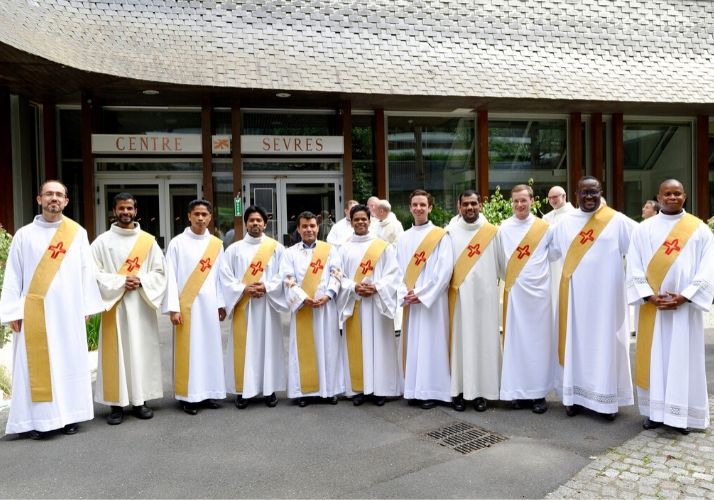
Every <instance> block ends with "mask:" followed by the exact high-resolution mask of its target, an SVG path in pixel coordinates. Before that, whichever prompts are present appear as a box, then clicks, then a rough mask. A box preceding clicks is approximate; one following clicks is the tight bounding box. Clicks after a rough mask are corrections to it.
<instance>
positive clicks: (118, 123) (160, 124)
mask: <svg viewBox="0 0 714 500" xmlns="http://www.w3.org/2000/svg"><path fill="white" fill-rule="evenodd" d="M102 131H103V132H104V133H106V134H136V135H141V134H150V133H154V134H156V133H174V134H200V133H201V112H200V111H198V110H186V111H167V110H153V109H135V110H134V109H129V110H125V109H122V110H116V109H103V110H102Z"/></svg>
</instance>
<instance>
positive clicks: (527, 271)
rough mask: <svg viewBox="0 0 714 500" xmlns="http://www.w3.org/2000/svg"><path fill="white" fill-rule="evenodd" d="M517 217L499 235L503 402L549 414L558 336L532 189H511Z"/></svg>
mask: <svg viewBox="0 0 714 500" xmlns="http://www.w3.org/2000/svg"><path fill="white" fill-rule="evenodd" d="M511 205H512V207H513V216H512V217H510V218H509V219H506V220H505V221H504V222H503V224H501V227H500V228H499V230H498V238H499V243H500V247H499V248H500V255H499V272H500V274H501V277H502V278H504V281H505V283H504V296H503V309H504V311H503V315H502V321H503V336H504V338H503V368H502V370H501V399H503V400H504V401H512V402H513V403H512V405H513V407H514V408H516V409H519V408H523V407H524V406H526V405H530V406H532V410H533V413H545V412H546V411H547V409H548V406H547V404H546V402H545V397H546V396H547V395H548V394H549V393H550V392H551V391H552V390H553V388H554V370H555V363H556V360H555V352H556V349H555V336H554V334H553V308H552V304H551V290H550V266H549V264H548V246H549V244H550V237H551V234H550V232H549V230H548V223H547V222H543V221H542V220H541V219H539V218H537V217H536V216H535V215H533V214H532V213H531V207H532V206H533V189H532V188H531V187H530V186H528V185H526V184H518V185H516V186H514V187H513V189H511Z"/></svg>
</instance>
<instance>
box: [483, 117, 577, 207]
mask: <svg viewBox="0 0 714 500" xmlns="http://www.w3.org/2000/svg"><path fill="white" fill-rule="evenodd" d="M566 126H567V122H566V120H508V121H505V120H489V122H488V163H489V164H488V168H489V172H488V178H489V184H488V188H489V191H491V192H493V191H495V189H496V187H498V186H500V188H501V191H502V192H503V195H504V197H505V198H508V197H509V196H510V190H511V188H512V187H513V186H515V185H516V184H527V183H528V181H529V179H533V191H534V192H535V194H536V196H539V197H540V198H542V199H543V200H544V201H546V202H547V196H548V190H549V189H550V188H551V187H552V186H553V185H556V184H557V185H562V186H563V187H565V186H566V183H567V180H568V173H567V156H566V148H567V140H566V139H567V128H566Z"/></svg>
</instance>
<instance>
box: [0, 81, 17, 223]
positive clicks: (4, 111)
mask: <svg viewBox="0 0 714 500" xmlns="http://www.w3.org/2000/svg"><path fill="white" fill-rule="evenodd" d="M10 118H11V113H10V93H9V92H8V91H7V90H5V89H0V185H2V186H4V187H3V195H2V196H1V197H0V224H2V226H3V227H4V228H5V230H6V231H7V232H9V233H14V232H15V216H14V210H13V202H14V197H13V191H14V189H13V184H12V122H11V120H10Z"/></svg>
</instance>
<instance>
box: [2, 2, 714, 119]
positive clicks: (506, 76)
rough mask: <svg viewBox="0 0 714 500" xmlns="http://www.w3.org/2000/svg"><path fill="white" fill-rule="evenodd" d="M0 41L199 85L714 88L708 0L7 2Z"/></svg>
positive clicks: (470, 90)
mask: <svg viewBox="0 0 714 500" xmlns="http://www.w3.org/2000/svg"><path fill="white" fill-rule="evenodd" d="M0 42H2V43H4V44H6V45H8V46H10V47H13V48H15V49H18V50H19V51H23V52H25V53H28V54H32V55H35V56H39V57H41V58H43V59H46V60H49V61H52V62H54V63H57V64H59V65H62V66H66V67H69V68H74V69H77V70H82V71H87V72H92V73H96V74H100V75H111V76H115V77H123V78H129V79H135V80H143V81H148V82H158V83H165V84H180V85H188V86H198V87H213V88H216V87H217V88H225V89H257V90H265V91H273V92H274V91H278V90H287V91H308V92H332V93H340V94H343V95H357V96H358V95H368V94H377V95H384V96H395V97H396V96H403V97H404V96H432V97H442V98H444V97H445V98H451V97H454V98H456V97H470V98H488V99H538V100H543V99H545V100H548V99H553V100H561V101H563V100H565V101H580V102H596V101H607V102H611V103H613V102H614V103H617V102H622V103H651V104H657V103H659V104H667V103H669V104H672V103H680V104H685V105H688V107H689V108H691V106H692V105H695V106H696V105H707V104H710V103H711V102H712V97H711V96H712V95H714V2H711V1H709V0H613V1H610V0H607V1H604V0H442V1H437V0H421V1H420V0H415V1H410V0H377V1H365V2H359V1H352V2H334V1H324V0H323V1H320V0H303V1H300V2H290V1H281V0H253V1H245V2H234V1H229V0H224V1H221V0H206V1H186V0H184V1H169V0H114V1H112V0H108V1H100V0H55V1H52V2H48V1H42V0H4V1H3V2H2V3H1V4H0ZM3 71H6V70H1V69H0V73H2V72H3Z"/></svg>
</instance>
